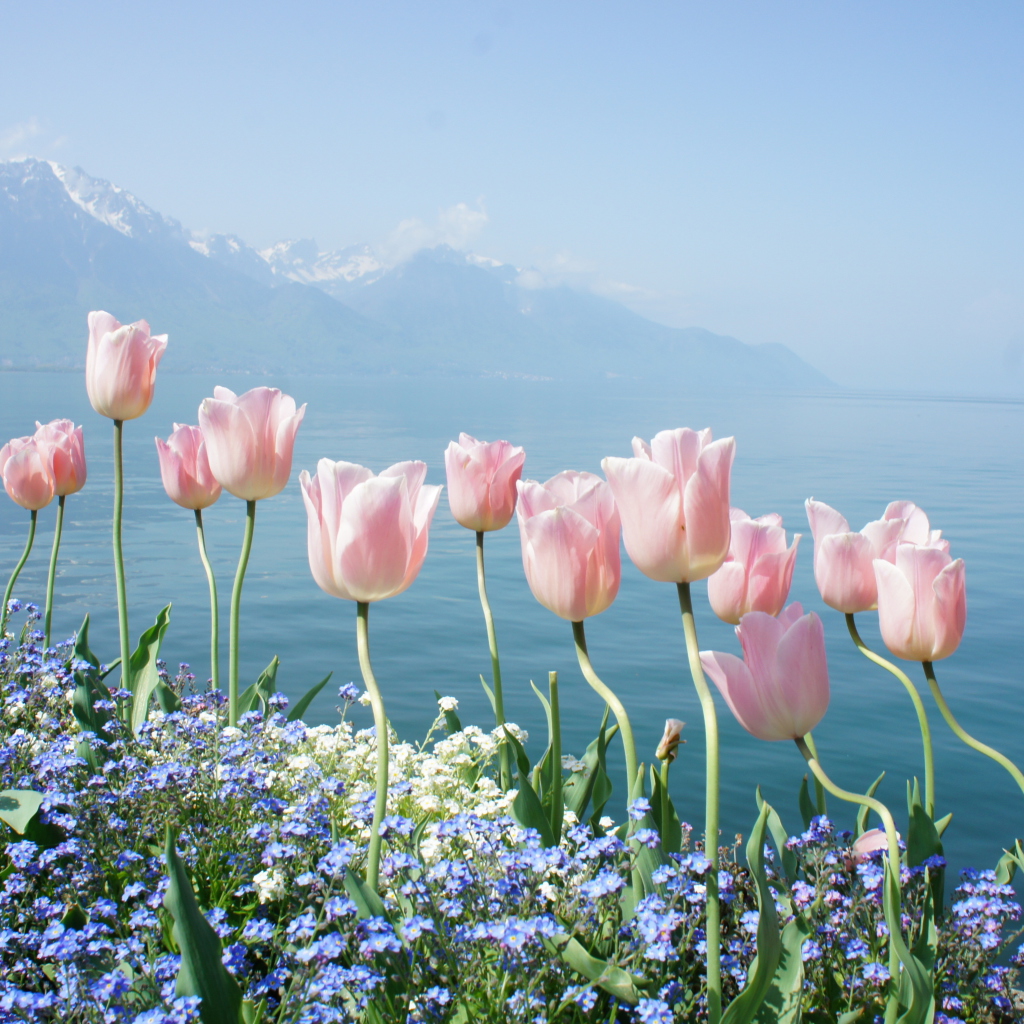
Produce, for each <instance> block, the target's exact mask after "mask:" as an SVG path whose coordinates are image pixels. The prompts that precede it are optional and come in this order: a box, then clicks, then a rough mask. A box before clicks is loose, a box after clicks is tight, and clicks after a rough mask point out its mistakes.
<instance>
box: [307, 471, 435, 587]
mask: <svg viewBox="0 0 1024 1024" xmlns="http://www.w3.org/2000/svg"><path fill="white" fill-rule="evenodd" d="M426 475H427V466H426V463H423V462H399V463H397V464H396V465H394V466H391V467H390V468H388V469H385V470H384V471H383V472H382V473H381V474H380V476H374V475H373V473H372V472H371V471H370V470H368V469H367V468H366V467H365V466H357V465H355V464H354V463H351V462H332V461H331V460H330V459H321V460H320V461H319V462H318V463H317V469H316V476H315V477H312V478H311V477H310V475H309V473H307V472H306V471H305V470H303V471H302V472H301V473H300V474H299V484H300V485H301V487H302V498H303V500H304V501H305V503H306V514H307V516H308V525H309V530H308V546H309V568H310V569H311V570H312V573H313V579H315V580H316V582H317V584H318V585H319V586H320V588H321V589H322V590H325V591H327V593H328V594H333V595H334V596H335V597H344V598H347V599H348V600H349V601H382V600H383V599H384V598H386V597H394V595H395V594H400V593H401V592H402V591H403V590H405V589H406V587H408V586H409V585H410V584H411V583H412V581H413V580H414V579H416V576H417V575H418V573H419V571H420V568H421V567H422V565H423V559H424V558H426V556H427V534H428V532H429V530H430V522H431V520H432V519H433V518H434V510H435V509H436V508H437V502H438V499H439V498H440V497H441V488H440V487H437V486H433V485H427V484H424V483H423V481H424V479H425V478H426Z"/></svg>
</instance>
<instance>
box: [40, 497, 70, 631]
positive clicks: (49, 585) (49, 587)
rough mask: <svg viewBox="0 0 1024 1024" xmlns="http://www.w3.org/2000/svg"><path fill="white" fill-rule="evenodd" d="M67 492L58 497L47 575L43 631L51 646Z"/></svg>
mask: <svg viewBox="0 0 1024 1024" xmlns="http://www.w3.org/2000/svg"><path fill="white" fill-rule="evenodd" d="M66 497H67V495H66V494H61V495H60V496H59V497H58V498H57V525H56V526H55V527H54V528H53V550H52V551H51V552H50V572H49V574H48V575H47V577H46V618H45V620H44V622H43V632H44V633H45V634H46V640H45V641H44V646H46V647H49V646H50V622H51V619H52V616H53V584H54V581H55V580H56V578H57V552H58V551H59V550H60V535H61V530H63V528H64V499H65V498H66Z"/></svg>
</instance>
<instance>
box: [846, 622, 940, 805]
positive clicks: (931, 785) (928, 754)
mask: <svg viewBox="0 0 1024 1024" xmlns="http://www.w3.org/2000/svg"><path fill="white" fill-rule="evenodd" d="M846 628H847V629H848V630H849V631H850V636H851V638H852V639H853V642H854V643H855V644H856V645H857V650H858V651H860V653H861V654H863V655H864V657H865V658H867V659H868V660H869V661H873V662H874V663H875V664H876V665H881V666H882V668H884V669H885V670H886V671H888V672H891V673H892V674H893V675H894V676H895V677H896V678H897V679H898V680H899V681H900V682H901V683H902V684H903V686H904V687H905V688H906V691H907V693H908V694H909V696H910V699H911V700H912V701H913V703H914V710H915V711H916V712H917V723H918V725H919V726H920V728H921V745H922V746H923V747H924V806H925V811H926V812H927V814H928V817H929V818H934V817H935V755H934V753H933V751H932V730H931V726H930V725H929V724H928V712H927V711H926V710H925V707H924V701H923V700H921V695H920V694H919V693H918V692H917V687H916V686H915V685H914V684H913V683H912V682H911V681H910V678H909V677H908V676H907V674H906V673H905V672H903V671H901V670H900V668H899V667H898V666H897V665H894V664H893V663H892V662H891V661H886V659H885V658H883V657H882V656H881V655H878V654H875V652H874V651H873V650H871V648H870V647H868V645H867V644H866V643H864V641H863V640H862V639H861V637H860V633H859V632H858V631H857V623H856V622H855V621H854V618H853V615H851V614H850V613H849V612H848V613H847V615H846Z"/></svg>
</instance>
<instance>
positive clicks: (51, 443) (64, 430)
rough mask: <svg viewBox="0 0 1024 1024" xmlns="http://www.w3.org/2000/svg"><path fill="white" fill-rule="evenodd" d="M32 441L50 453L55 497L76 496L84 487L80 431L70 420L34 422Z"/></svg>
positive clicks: (83, 459) (82, 448)
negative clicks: (44, 422)
mask: <svg viewBox="0 0 1024 1024" xmlns="http://www.w3.org/2000/svg"><path fill="white" fill-rule="evenodd" d="M34 436H35V440H36V442H37V443H38V444H42V445H44V446H45V447H46V448H47V449H48V450H49V452H50V469H51V471H52V473H53V482H54V493H55V494H57V496H58V497H63V496H65V495H68V494H77V493H78V492H79V491H80V490H81V489H82V488H83V487H84V486H85V478H86V466H85V438H84V437H83V436H82V428H81V427H76V426H75V425H74V423H72V422H71V420H51V421H50V422H49V423H46V424H43V423H40V422H39V421H38V420H36V432H35V435H34Z"/></svg>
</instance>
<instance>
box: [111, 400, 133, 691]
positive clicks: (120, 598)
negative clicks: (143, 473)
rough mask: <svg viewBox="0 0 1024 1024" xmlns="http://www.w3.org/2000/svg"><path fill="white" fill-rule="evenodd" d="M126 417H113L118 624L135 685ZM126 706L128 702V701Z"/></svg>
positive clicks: (125, 677)
mask: <svg viewBox="0 0 1024 1024" xmlns="http://www.w3.org/2000/svg"><path fill="white" fill-rule="evenodd" d="M123 433H124V420H114V580H115V582H116V584H117V625H118V630H119V633H120V637H121V687H122V689H125V690H131V688H132V643H131V640H130V638H129V636H128V591H127V589H126V587H125V583H124V552H123V550H122V549H121V518H122V515H123V513H124V459H123V456H122V450H121V439H122V434H123ZM125 707H126V708H127V707H128V705H127V704H125Z"/></svg>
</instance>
